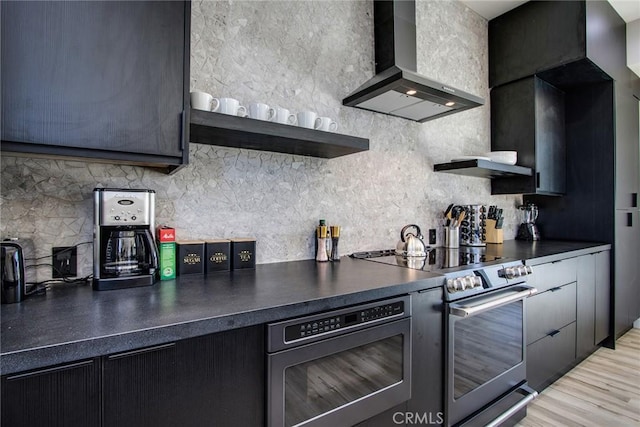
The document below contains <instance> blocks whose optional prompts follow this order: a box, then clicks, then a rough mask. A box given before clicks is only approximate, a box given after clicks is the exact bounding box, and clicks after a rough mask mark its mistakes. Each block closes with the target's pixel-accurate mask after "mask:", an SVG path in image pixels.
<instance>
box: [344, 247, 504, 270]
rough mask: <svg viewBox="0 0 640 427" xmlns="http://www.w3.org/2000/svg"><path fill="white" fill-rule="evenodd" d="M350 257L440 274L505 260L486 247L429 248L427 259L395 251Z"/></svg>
mask: <svg viewBox="0 0 640 427" xmlns="http://www.w3.org/2000/svg"><path fill="white" fill-rule="evenodd" d="M349 256H350V257H352V258H358V259H366V260H368V261H374V262H379V263H382V264H390V265H399V266H401V267H407V268H413V269H415V270H423V271H432V272H436V271H438V272H440V271H441V270H447V269H450V268H451V269H453V268H457V267H466V268H469V267H470V266H475V265H477V267H478V268H480V267H483V266H486V265H491V264H495V263H496V262H501V260H503V257H502V256H500V255H498V254H493V253H487V250H486V248H484V247H466V246H465V247H461V248H458V249H449V248H441V247H435V248H429V249H428V250H427V256H426V257H403V256H400V255H396V251H395V250H394V249H381V250H373V251H364V252H355V253H353V254H351V255H349Z"/></svg>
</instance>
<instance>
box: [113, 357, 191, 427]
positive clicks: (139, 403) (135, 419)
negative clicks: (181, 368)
mask: <svg viewBox="0 0 640 427" xmlns="http://www.w3.org/2000/svg"><path fill="white" fill-rule="evenodd" d="M177 372H178V371H177V363H176V348H175V344H167V345H162V346H157V347H151V348H146V349H142V350H136V351H131V352H127V353H122V354H116V355H112V356H106V357H104V359H103V382H104V386H103V389H104V394H103V405H104V426H105V427H128V426H130V427H141V426H153V427H162V426H166V427H172V426H177V425H183V424H182V417H181V414H180V411H177V410H176V407H177V405H176V402H177V399H178V397H179V395H178V387H177V386H178V375H177Z"/></svg>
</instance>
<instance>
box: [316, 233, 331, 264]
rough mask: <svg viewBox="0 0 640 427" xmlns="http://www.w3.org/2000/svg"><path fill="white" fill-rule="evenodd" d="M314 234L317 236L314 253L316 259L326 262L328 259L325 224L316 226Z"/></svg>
mask: <svg viewBox="0 0 640 427" xmlns="http://www.w3.org/2000/svg"><path fill="white" fill-rule="evenodd" d="M316 235H317V237H318V251H317V253H316V261H319V262H326V261H329V257H328V256H327V250H326V247H327V226H326V225H319V226H318V227H317V228H316Z"/></svg>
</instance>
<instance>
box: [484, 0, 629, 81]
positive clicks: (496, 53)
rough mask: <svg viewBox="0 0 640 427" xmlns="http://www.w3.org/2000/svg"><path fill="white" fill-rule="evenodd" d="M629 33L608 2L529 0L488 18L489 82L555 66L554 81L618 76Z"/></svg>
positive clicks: (522, 75)
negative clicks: (617, 46) (621, 45)
mask: <svg viewBox="0 0 640 427" xmlns="http://www.w3.org/2000/svg"><path fill="white" fill-rule="evenodd" d="M625 31H626V30H625V23H624V21H623V20H622V19H620V18H619V16H618V15H617V13H616V12H615V10H614V9H613V8H612V7H611V6H610V5H609V4H608V2H601V1H554V2H549V1H543V2H539V1H531V2H527V3H525V4H523V5H521V6H520V7H518V8H516V9H513V10H511V11H509V12H507V13H505V14H503V15H501V16H499V17H497V18H495V19H492V20H491V21H490V22H489V86H490V87H495V86H500V85H502V84H505V83H509V82H512V81H515V80H518V79H521V78H523V77H528V76H532V75H534V74H540V73H543V72H545V71H551V70H553V71H552V72H551V73H550V74H549V75H548V76H545V77H544V79H545V80H547V81H549V82H550V83H552V84H554V85H563V84H567V85H575V84H584V83H593V82H597V81H602V80H608V79H610V77H613V78H615V79H617V78H618V77H619V76H618V75H617V74H618V70H619V67H617V66H616V64H619V63H622V64H624V63H626V61H625V57H624V55H625V50H624V49H611V46H612V44H613V45H615V44H616V43H619V42H620V34H622V40H623V41H624V37H625Z"/></svg>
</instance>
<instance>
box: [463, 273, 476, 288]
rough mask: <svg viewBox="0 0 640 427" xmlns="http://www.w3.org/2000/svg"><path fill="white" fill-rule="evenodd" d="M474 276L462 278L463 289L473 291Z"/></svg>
mask: <svg viewBox="0 0 640 427" xmlns="http://www.w3.org/2000/svg"><path fill="white" fill-rule="evenodd" d="M473 278H474V276H464V277H463V279H462V280H463V289H473V287H474V283H475V280H474V279H473Z"/></svg>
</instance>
